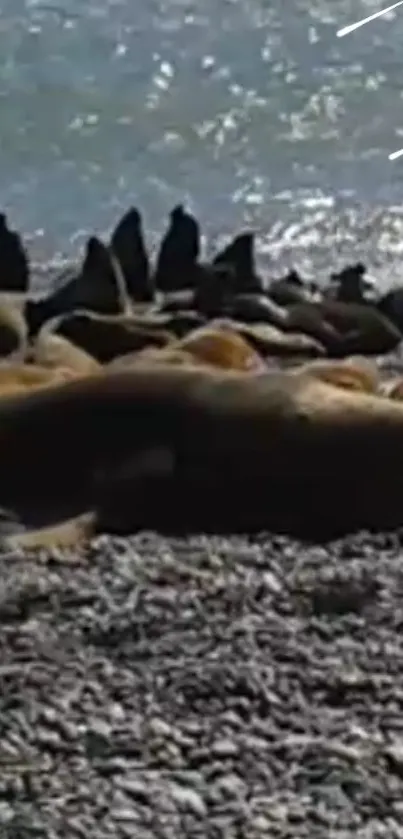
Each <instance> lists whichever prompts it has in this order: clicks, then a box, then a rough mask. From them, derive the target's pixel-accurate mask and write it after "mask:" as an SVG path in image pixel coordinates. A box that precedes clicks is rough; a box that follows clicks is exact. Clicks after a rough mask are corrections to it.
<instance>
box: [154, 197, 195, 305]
mask: <svg viewBox="0 0 403 839" xmlns="http://www.w3.org/2000/svg"><path fill="white" fill-rule="evenodd" d="M199 254H200V230H199V225H198V223H197V221H196V219H195V218H194V217H193V216H192V215H190V213H186V212H185V210H184V208H183V206H182V205H181V204H178V205H177V206H176V207H174V209H173V210H172V211H171V213H170V224H169V227H168V230H167V232H166V233H165V236H164V237H163V239H162V242H161V247H160V250H159V253H158V257H157V264H156V269H155V277H154V280H155V285H156V287H157V289H159V290H160V291H164V292H171V291H180V290H181V289H188V288H193V287H194V285H195V278H196V276H197V264H198V259H199Z"/></svg>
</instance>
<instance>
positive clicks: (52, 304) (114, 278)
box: [25, 236, 128, 336]
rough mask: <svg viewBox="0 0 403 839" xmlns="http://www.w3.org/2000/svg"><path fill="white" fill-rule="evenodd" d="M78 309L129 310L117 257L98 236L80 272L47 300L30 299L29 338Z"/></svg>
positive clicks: (27, 312) (88, 248)
mask: <svg viewBox="0 0 403 839" xmlns="http://www.w3.org/2000/svg"><path fill="white" fill-rule="evenodd" d="M77 309H88V310H91V311H93V312H96V313H98V314H104V315H116V314H119V313H121V312H124V311H127V309H128V295H127V291H126V287H125V285H124V281H123V279H122V272H121V269H120V266H119V265H118V263H117V260H116V258H115V257H114V255H113V254H112V253H111V252H110V251H109V249H108V248H107V247H106V246H105V245H104V244H103V242H101V240H100V239H98V238H97V237H96V236H91V237H90V238H89V239H88V242H87V245H86V250H85V255H84V260H83V265H82V268H81V271H80V273H79V274H78V275H77V276H73V277H72V278H71V279H70V280H69V281H67V282H66V283H64V284H63V285H62V286H61V287H60V288H58V289H56V291H54V292H52V293H51V294H49V295H47V296H45V297H39V298H37V299H28V300H27V302H26V305H25V318H26V320H27V323H28V328H29V335H30V336H34V335H36V334H37V333H38V332H39V330H40V328H41V327H42V325H43V324H44V323H45V322H46V321H49V320H51V319H54V318H55V317H60V316H61V315H65V314H66V313H68V312H72V311H75V310H77Z"/></svg>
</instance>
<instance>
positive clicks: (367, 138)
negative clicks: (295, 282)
mask: <svg viewBox="0 0 403 839" xmlns="http://www.w3.org/2000/svg"><path fill="white" fill-rule="evenodd" d="M383 5H384V6H385V5H386V4H385V3H384V4H383ZM380 8H382V2H381V0H376V2H375V0H337V2H335V0H310V2H309V0H270V2H269V0H91V3H83V2H81V1H80V2H79V0H59V2H56V0H54V2H49V3H46V2H44V3H42V2H38V0H1V2H0V56H1V59H0V196H1V198H0V201H1V204H2V206H3V207H4V208H5V209H6V210H7V212H8V213H9V215H10V219H11V220H12V222H13V223H14V224H15V225H16V226H18V227H19V228H20V229H21V230H22V231H23V232H24V233H25V235H26V237H27V241H28V243H29V248H30V251H31V253H32V255H33V258H34V259H35V260H36V261H40V262H43V261H48V260H49V259H52V260H56V261H58V260H60V259H64V258H74V257H77V255H79V253H80V251H81V248H82V244H83V240H84V238H85V236H86V235H87V234H88V231H91V232H92V231H94V232H97V233H99V234H103V233H105V232H107V231H109V230H110V228H111V226H112V225H113V223H114V222H115V221H116V219H117V217H118V216H119V213H121V212H122V211H123V210H124V209H126V208H127V206H128V205H129V204H131V203H137V204H139V206H140V207H141V208H142V210H143V212H144V220H145V225H146V229H147V238H148V241H149V244H150V247H153V246H154V245H155V242H156V241H157V239H158V236H159V235H160V234H161V231H162V230H163V228H164V225H165V223H166V215H167V213H168V212H169V210H170V208H171V207H172V205H173V204H174V203H175V202H178V201H182V200H185V201H186V202H187V203H188V205H189V207H190V208H191V209H193V210H194V211H195V212H196V213H197V214H198V217H199V218H200V221H201V223H202V225H203V230H204V231H205V233H206V234H207V252H208V249H209V248H211V247H212V246H213V245H214V244H215V242H216V240H217V237H220V236H223V235H224V234H226V233H230V232H233V231H234V230H235V228H238V227H239V228H240V227H242V226H243V225H248V226H250V225H252V226H253V227H254V228H255V229H256V230H257V232H258V234H259V240H258V244H259V254H260V259H261V260H262V263H263V264H264V266H265V267H266V269H267V271H269V272H271V273H273V274H277V273H278V272H279V271H280V270H282V268H283V267H284V266H286V265H289V264H291V263H295V264H296V265H297V266H299V267H300V268H302V269H303V270H304V271H305V272H306V273H307V274H308V275H315V276H319V277H320V276H322V275H323V276H326V274H328V273H329V270H331V269H333V268H334V267H337V265H338V264H340V263H341V262H343V261H345V260H346V259H348V258H356V257H357V258H358V257H359V258H365V259H366V261H367V262H368V263H369V264H370V266H371V269H372V270H376V272H377V275H378V276H379V277H380V279H381V280H382V281H383V282H385V283H386V282H390V281H394V280H397V279H399V277H400V274H401V269H400V265H401V259H402V256H401V254H402V251H403V158H401V159H400V160H397V161H394V162H390V161H389V160H388V154H389V153H390V152H392V151H395V150H397V149H399V148H400V147H403V108H402V99H403V8H402V9H399V8H398V9H396V10H395V11H394V12H391V13H390V14H388V15H386V16H385V17H382V18H380V19H378V20H377V21H373V22H372V23H370V24H368V25H366V26H364V27H362V28H361V29H359V30H357V31H356V32H355V33H353V34H351V35H349V36H347V37H345V38H341V39H339V38H337V37H336V31H337V29H338V28H340V27H341V26H344V25H347V24H348V23H352V22H354V21H356V20H359V19H360V18H361V17H365V16H366V15H369V14H371V13H372V12H374V11H377V10H378V9H380Z"/></svg>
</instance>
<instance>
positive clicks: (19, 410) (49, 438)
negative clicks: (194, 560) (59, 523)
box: [0, 365, 403, 538]
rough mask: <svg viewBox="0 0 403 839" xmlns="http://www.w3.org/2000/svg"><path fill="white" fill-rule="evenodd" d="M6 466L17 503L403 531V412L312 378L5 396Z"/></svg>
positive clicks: (309, 530)
mask: <svg viewBox="0 0 403 839" xmlns="http://www.w3.org/2000/svg"><path fill="white" fill-rule="evenodd" d="M67 439H68V440H69V445H65V446H60V440H67ZM153 452H154V453H156V454H155V457H154V458H153V457H152V453H153ZM147 453H148V455H149V456H148V455H147ZM159 453H161V460H159ZM164 453H165V455H166V456H165V455H164ZM151 462H153V466H152V468H151V467H149V468H148V466H147V464H150V463H151ZM130 464H132V468H131V466H130ZM139 464H140V466H139ZM123 465H125V467H126V478H125V480H124V481H123V480H122V479H121V478H120V477H119V474H120V473H121V470H122V466H123ZM0 466H1V469H0V476H3V479H2V481H0V503H1V504H4V506H6V507H7V508H11V509H17V510H18V509H19V508H21V506H24V504H25V506H26V507H27V506H28V507H29V505H32V503H33V499H34V500H35V503H36V504H37V505H39V503H42V505H45V506H46V505H49V504H51V503H52V502H53V504H56V503H57V504H58V505H59V513H60V505H61V504H62V502H64V511H65V515H66V514H67V509H68V510H69V514H70V515H73V514H74V512H75V513H77V511H80V510H81V511H82V510H86V509H87V510H88V509H97V511H98V514H99V515H100V516H101V522H102V525H103V526H104V527H105V528H114V529H122V530H126V531H127V530H128V531H129V532H130V531H132V530H135V529H137V528H139V527H151V528H153V529H154V528H156V529H158V528H160V527H165V528H168V529H178V530H181V531H185V532H188V531H189V530H192V529H196V530H199V529H201V530H209V529H211V530H213V531H216V530H221V531H222V530H224V531H225V530H226V531H228V532H232V531H234V530H247V531H256V530H259V529H275V530H279V531H281V532H287V533H295V534H297V535H304V536H311V537H312V536H315V537H317V538H324V537H325V536H335V535H338V534H341V533H343V532H346V531H348V530H354V529H357V528H361V527H369V528H378V527H385V526H390V527H392V526H396V525H397V524H401V523H402V521H403V509H402V505H401V498H402V491H403V405H401V404H399V403H398V402H393V401H389V400H387V399H383V398H379V397H377V396H373V395H368V394H364V393H359V394H357V393H351V392H348V391H344V390H342V389H339V388H336V387H333V386H331V385H328V384H326V383H324V382H322V381H318V380H317V379H315V377H314V376H310V375H308V374H301V373H300V372H295V373H284V372H281V373H267V374H264V375H258V376H248V375H242V374H231V373H227V372H225V373H222V372H218V371H207V370H202V369H187V368H180V367H171V368H168V367H166V368H165V369H162V368H155V369H152V368H151V367H150V366H149V365H148V366H147V365H145V366H144V368H141V367H139V368H138V369H136V370H135V371H134V370H133V371H130V372H127V373H114V374H113V375H112V374H109V375H101V376H97V377H91V378H87V379H80V380H76V381H75V382H72V383H68V384H65V385H63V386H59V387H56V388H53V389H48V390H46V391H45V390H44V391H42V392H37V393H35V394H28V395H26V396H24V397H23V398H22V397H13V398H12V399H11V398H10V399H3V400H1V401H0ZM159 466H160V472H159ZM97 475H101V476H103V479H102V481H100V483H99V484H98V486H97V484H96V480H95V483H94V477H95V478H96V476H97ZM114 475H116V476H118V480H117V481H115V482H114ZM97 493H98V495H97ZM333 498H335V499H336V502H335V504H333V500H332V499H333ZM90 502H92V503H90ZM94 503H95V504H96V507H95V508H94V506H92V505H93V504H94ZM74 505H75V508H76V509H75V510H74ZM77 505H78V506H77ZM72 507H73V510H72ZM59 520H60V515H59Z"/></svg>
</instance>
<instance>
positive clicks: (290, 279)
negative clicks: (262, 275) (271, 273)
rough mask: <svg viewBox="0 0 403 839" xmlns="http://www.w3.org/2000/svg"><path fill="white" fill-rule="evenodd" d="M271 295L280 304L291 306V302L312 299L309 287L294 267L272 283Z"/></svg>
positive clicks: (270, 287)
mask: <svg viewBox="0 0 403 839" xmlns="http://www.w3.org/2000/svg"><path fill="white" fill-rule="evenodd" d="M269 296H270V298H271V300H273V302H274V303H277V305H278V306H289V305H290V304H291V303H303V302H308V301H310V300H311V299H312V294H311V292H310V289H309V287H308V286H307V285H305V283H304V281H303V280H302V278H301V277H300V275H299V274H298V271H296V270H295V269H294V268H293V269H292V270H291V271H289V273H288V274H287V275H286V276H285V277H281V279H279V280H273V281H272V282H271V283H270V286H269Z"/></svg>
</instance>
